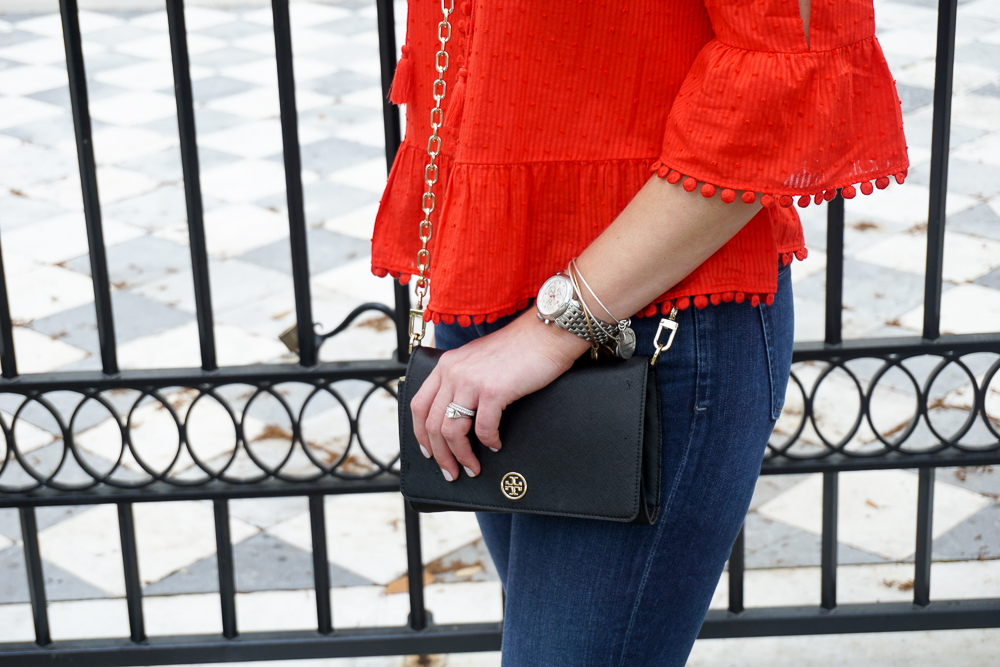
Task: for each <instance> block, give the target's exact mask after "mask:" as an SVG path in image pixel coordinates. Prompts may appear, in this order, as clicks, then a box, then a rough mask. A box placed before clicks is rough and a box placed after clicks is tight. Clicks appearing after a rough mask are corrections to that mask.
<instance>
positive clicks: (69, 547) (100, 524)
mask: <svg viewBox="0 0 1000 667" xmlns="http://www.w3.org/2000/svg"><path fill="white" fill-rule="evenodd" d="M120 540H121V538H120V536H119V534H118V513H117V510H116V508H115V505H98V506H96V507H94V508H92V509H89V510H87V511H86V512H81V513H80V514H77V515H75V516H73V517H70V518H69V519H66V520H65V521H60V522H59V523H57V524H55V525H54V526H50V527H49V528H46V529H45V530H41V531H39V532H38V542H39V545H40V547H41V551H42V558H44V559H45V560H47V561H49V562H51V563H54V564H55V565H58V566H59V567H61V568H62V569H64V570H66V571H67V572H69V573H70V574H73V575H75V576H77V577H79V578H80V579H82V580H84V581H86V582H87V583H88V584H91V585H93V586H96V587H97V588H99V589H101V590H103V591H107V592H108V593H111V594H112V595H117V596H123V595H125V575H124V573H123V570H122V557H121V554H122V551H121V541H120ZM140 576H145V573H144V572H142V571H140ZM50 614H51V609H50Z"/></svg>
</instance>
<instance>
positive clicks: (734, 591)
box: [729, 523, 746, 614]
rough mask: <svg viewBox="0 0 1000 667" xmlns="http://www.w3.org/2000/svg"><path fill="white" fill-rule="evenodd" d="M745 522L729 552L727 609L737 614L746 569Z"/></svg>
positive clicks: (740, 602)
mask: <svg viewBox="0 0 1000 667" xmlns="http://www.w3.org/2000/svg"><path fill="white" fill-rule="evenodd" d="M745 531H746V523H744V524H743V525H742V526H740V533H739V535H737V536H736V541H735V542H733V548H732V550H731V551H730V552H729V611H730V612H732V613H734V614H738V613H740V612H741V611H743V610H744V609H745V607H744V606H743V573H744V571H745V569H746V560H745V557H744V550H745V548H746V536H745Z"/></svg>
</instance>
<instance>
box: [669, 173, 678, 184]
mask: <svg viewBox="0 0 1000 667" xmlns="http://www.w3.org/2000/svg"><path fill="white" fill-rule="evenodd" d="M679 180H681V172H679V171H672V172H670V173H669V174H667V183H670V184H671V185H674V184H675V183H677V181H679Z"/></svg>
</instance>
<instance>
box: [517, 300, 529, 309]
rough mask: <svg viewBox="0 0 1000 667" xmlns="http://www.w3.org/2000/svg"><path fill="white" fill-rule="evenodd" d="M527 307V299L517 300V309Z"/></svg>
mask: <svg viewBox="0 0 1000 667" xmlns="http://www.w3.org/2000/svg"><path fill="white" fill-rule="evenodd" d="M527 307H528V300H527V299H521V300H520V301H518V302H517V310H524V309H525V308H527Z"/></svg>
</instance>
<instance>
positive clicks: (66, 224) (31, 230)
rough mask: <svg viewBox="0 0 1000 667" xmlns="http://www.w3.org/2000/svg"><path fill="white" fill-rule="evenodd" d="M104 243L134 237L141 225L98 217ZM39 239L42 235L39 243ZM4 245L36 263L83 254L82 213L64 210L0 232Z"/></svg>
mask: <svg viewBox="0 0 1000 667" xmlns="http://www.w3.org/2000/svg"><path fill="white" fill-rule="evenodd" d="M101 226H102V229H103V232H104V244H105V246H107V247H110V246H113V245H115V244H118V243H123V242H125V241H128V240H131V239H134V238H138V237H140V236H142V235H143V233H144V232H143V231H142V230H141V229H137V228H135V227H133V226H131V225H123V224H122V223H120V222H115V221H114V220H104V221H102V225H101ZM39 239H45V242H44V243H39ZM3 245H4V249H5V250H7V251H8V252H11V253H16V254H19V255H21V256H22V257H27V258H31V259H33V260H35V261H36V262H39V263H45V264H59V263H60V262H65V261H66V260H68V259H73V258H74V257H80V256H81V255H85V254H87V252H89V250H88V244H87V228H86V221H85V219H84V217H83V213H82V212H80V213H67V214H65V215H59V216H56V217H54V218H48V219H46V220H43V221H41V222H36V223H34V224H31V225H25V226H24V227H18V228H17V229H14V230H12V231H10V232H5V233H4V236H3Z"/></svg>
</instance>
